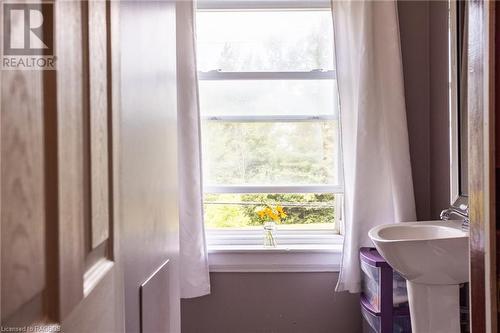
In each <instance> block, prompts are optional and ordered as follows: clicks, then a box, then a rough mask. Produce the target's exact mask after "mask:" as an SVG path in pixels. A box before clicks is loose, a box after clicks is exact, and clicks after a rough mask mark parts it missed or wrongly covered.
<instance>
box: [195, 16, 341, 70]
mask: <svg viewBox="0 0 500 333" xmlns="http://www.w3.org/2000/svg"><path fill="white" fill-rule="evenodd" d="M196 20H197V46H198V51H197V52H198V69H199V70H202V71H208V70H215V69H220V70H223V71H229V72H233V71H238V72H245V71H310V70H312V69H320V68H321V69H334V64H333V24H332V18H331V12H330V11H329V10H309V11H304V10H300V11H298V10H276V11H256V10H254V11H250V10H247V11H198V13H197V18H196Z"/></svg>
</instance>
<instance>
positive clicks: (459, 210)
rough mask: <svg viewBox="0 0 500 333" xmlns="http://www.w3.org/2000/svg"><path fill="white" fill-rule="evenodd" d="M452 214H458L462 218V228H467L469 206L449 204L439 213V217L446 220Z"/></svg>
mask: <svg viewBox="0 0 500 333" xmlns="http://www.w3.org/2000/svg"><path fill="white" fill-rule="evenodd" d="M452 215H455V216H458V217H459V218H461V219H462V220H463V222H462V229H464V230H469V223H470V220H469V207H468V206H467V205H464V204H462V205H460V206H459V207H454V206H451V207H450V208H448V209H444V210H442V211H441V214H439V217H440V218H441V220H443V221H448V220H449V219H450V217H451V216H452Z"/></svg>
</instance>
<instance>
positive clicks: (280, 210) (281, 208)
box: [276, 206, 287, 218]
mask: <svg viewBox="0 0 500 333" xmlns="http://www.w3.org/2000/svg"><path fill="white" fill-rule="evenodd" d="M276 210H277V211H278V213H279V215H280V217H281V218H285V217H286V216H287V215H286V213H285V211H284V210H283V207H281V206H276Z"/></svg>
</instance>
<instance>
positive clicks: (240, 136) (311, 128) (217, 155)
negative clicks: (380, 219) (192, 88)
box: [197, 1, 343, 243]
mask: <svg viewBox="0 0 500 333" xmlns="http://www.w3.org/2000/svg"><path fill="white" fill-rule="evenodd" d="M221 3H222V2H217V3H216V2H213V3H211V2H205V3H203V2H202V6H201V8H199V10H198V13H197V52H198V60H197V61H198V69H199V74H198V77H199V90H200V110H201V116H202V147H203V177H204V192H205V193H204V194H205V197H204V203H205V224H206V227H207V230H208V232H209V243H210V242H211V241H212V242H218V241H219V240H214V239H215V238H216V237H215V236H214V235H221V233H222V234H224V233H225V235H236V234H237V235H239V236H238V237H237V238H238V239H240V241H242V242H244V243H247V242H250V243H252V242H253V240H252V237H253V236H255V237H257V236H256V235H257V233H256V232H257V231H260V229H261V227H260V223H259V220H258V217H257V214H256V209H257V208H259V207H262V205H263V204H264V203H268V204H280V205H282V206H283V207H284V208H285V210H286V212H287V213H288V217H287V219H286V220H285V223H284V224H283V225H281V226H280V227H279V228H280V230H286V232H285V234H287V235H291V236H290V239H291V240H290V242H296V241H297V239H298V237H295V236H293V235H299V236H300V235H313V234H314V235H317V234H323V235H324V234H331V235H333V234H336V233H338V231H339V219H340V207H341V205H340V202H341V200H342V197H341V195H342V192H343V186H342V177H341V168H340V166H341V163H340V162H341V161H340V158H341V156H340V144H339V124H338V114H339V113H338V97H337V87H336V79H335V68H334V61H333V59H334V50H333V45H334V44H333V25H332V18H331V11H330V8H329V7H324V5H323V4H322V3H321V5H315V7H314V8H310V7H304V6H302V7H301V6H300V3H298V2H286V1H278V2H276V3H273V2H271V1H266V2H265V6H259V2H252V3H251V4H252V5H247V6H242V5H241V4H242V3H241V2H239V3H237V4H239V5H238V6H234V7H233V8H229V7H227V6H230V4H232V3H235V2H227V3H226V7H225V8H224V7H221V6H217V4H219V5H220V4H221ZM260 3H261V4H262V3H263V2H260ZM303 3H305V5H308V3H307V2H303ZM211 4H215V5H212V6H211ZM249 4H250V3H249ZM287 4H289V5H290V4H291V5H292V6H288V7H287ZM311 4H317V2H315V1H311V2H309V5H311ZM327 6H328V5H327ZM252 232H253V233H252ZM242 233H243V234H242ZM210 235H212V236H213V237H210ZM252 235H253V236H252ZM259 235H260V234H259ZM259 237H260V236H259ZM210 238H212V239H210ZM299 238H300V237H299ZM312 238H313V237H312ZM234 239H236V238H232V240H230V242H231V241H234ZM281 243H283V239H282V240H281Z"/></svg>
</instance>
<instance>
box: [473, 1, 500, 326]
mask: <svg viewBox="0 0 500 333" xmlns="http://www.w3.org/2000/svg"><path fill="white" fill-rule="evenodd" d="M468 4H469V20H468V22H469V42H468V58H469V66H468V68H469V70H468V75H469V78H468V92H467V93H468V103H467V104H468V113H469V148H468V149H469V193H470V221H471V224H470V306H471V311H470V320H471V331H472V332H473V333H480V332H481V333H482V332H496V303H495V302H492V296H491V294H492V292H493V293H495V290H496V278H495V274H496V267H495V232H494V228H495V206H494V202H495V200H494V199H495V194H494V192H495V174H494V172H495V159H494V135H495V128H494V112H493V110H494V94H493V90H492V89H493V88H494V85H493V82H492V78H493V73H494V71H493V68H494V64H493V60H494V57H493V53H492V52H493V50H492V47H491V46H492V45H493V44H492V41H493V37H494V33H493V30H492V29H493V23H494V20H493V18H492V13H493V11H494V5H493V3H492V2H485V1H480V0H474V1H470V2H469V3H468ZM492 288H493V290H492ZM492 313H494V314H495V315H492Z"/></svg>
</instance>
